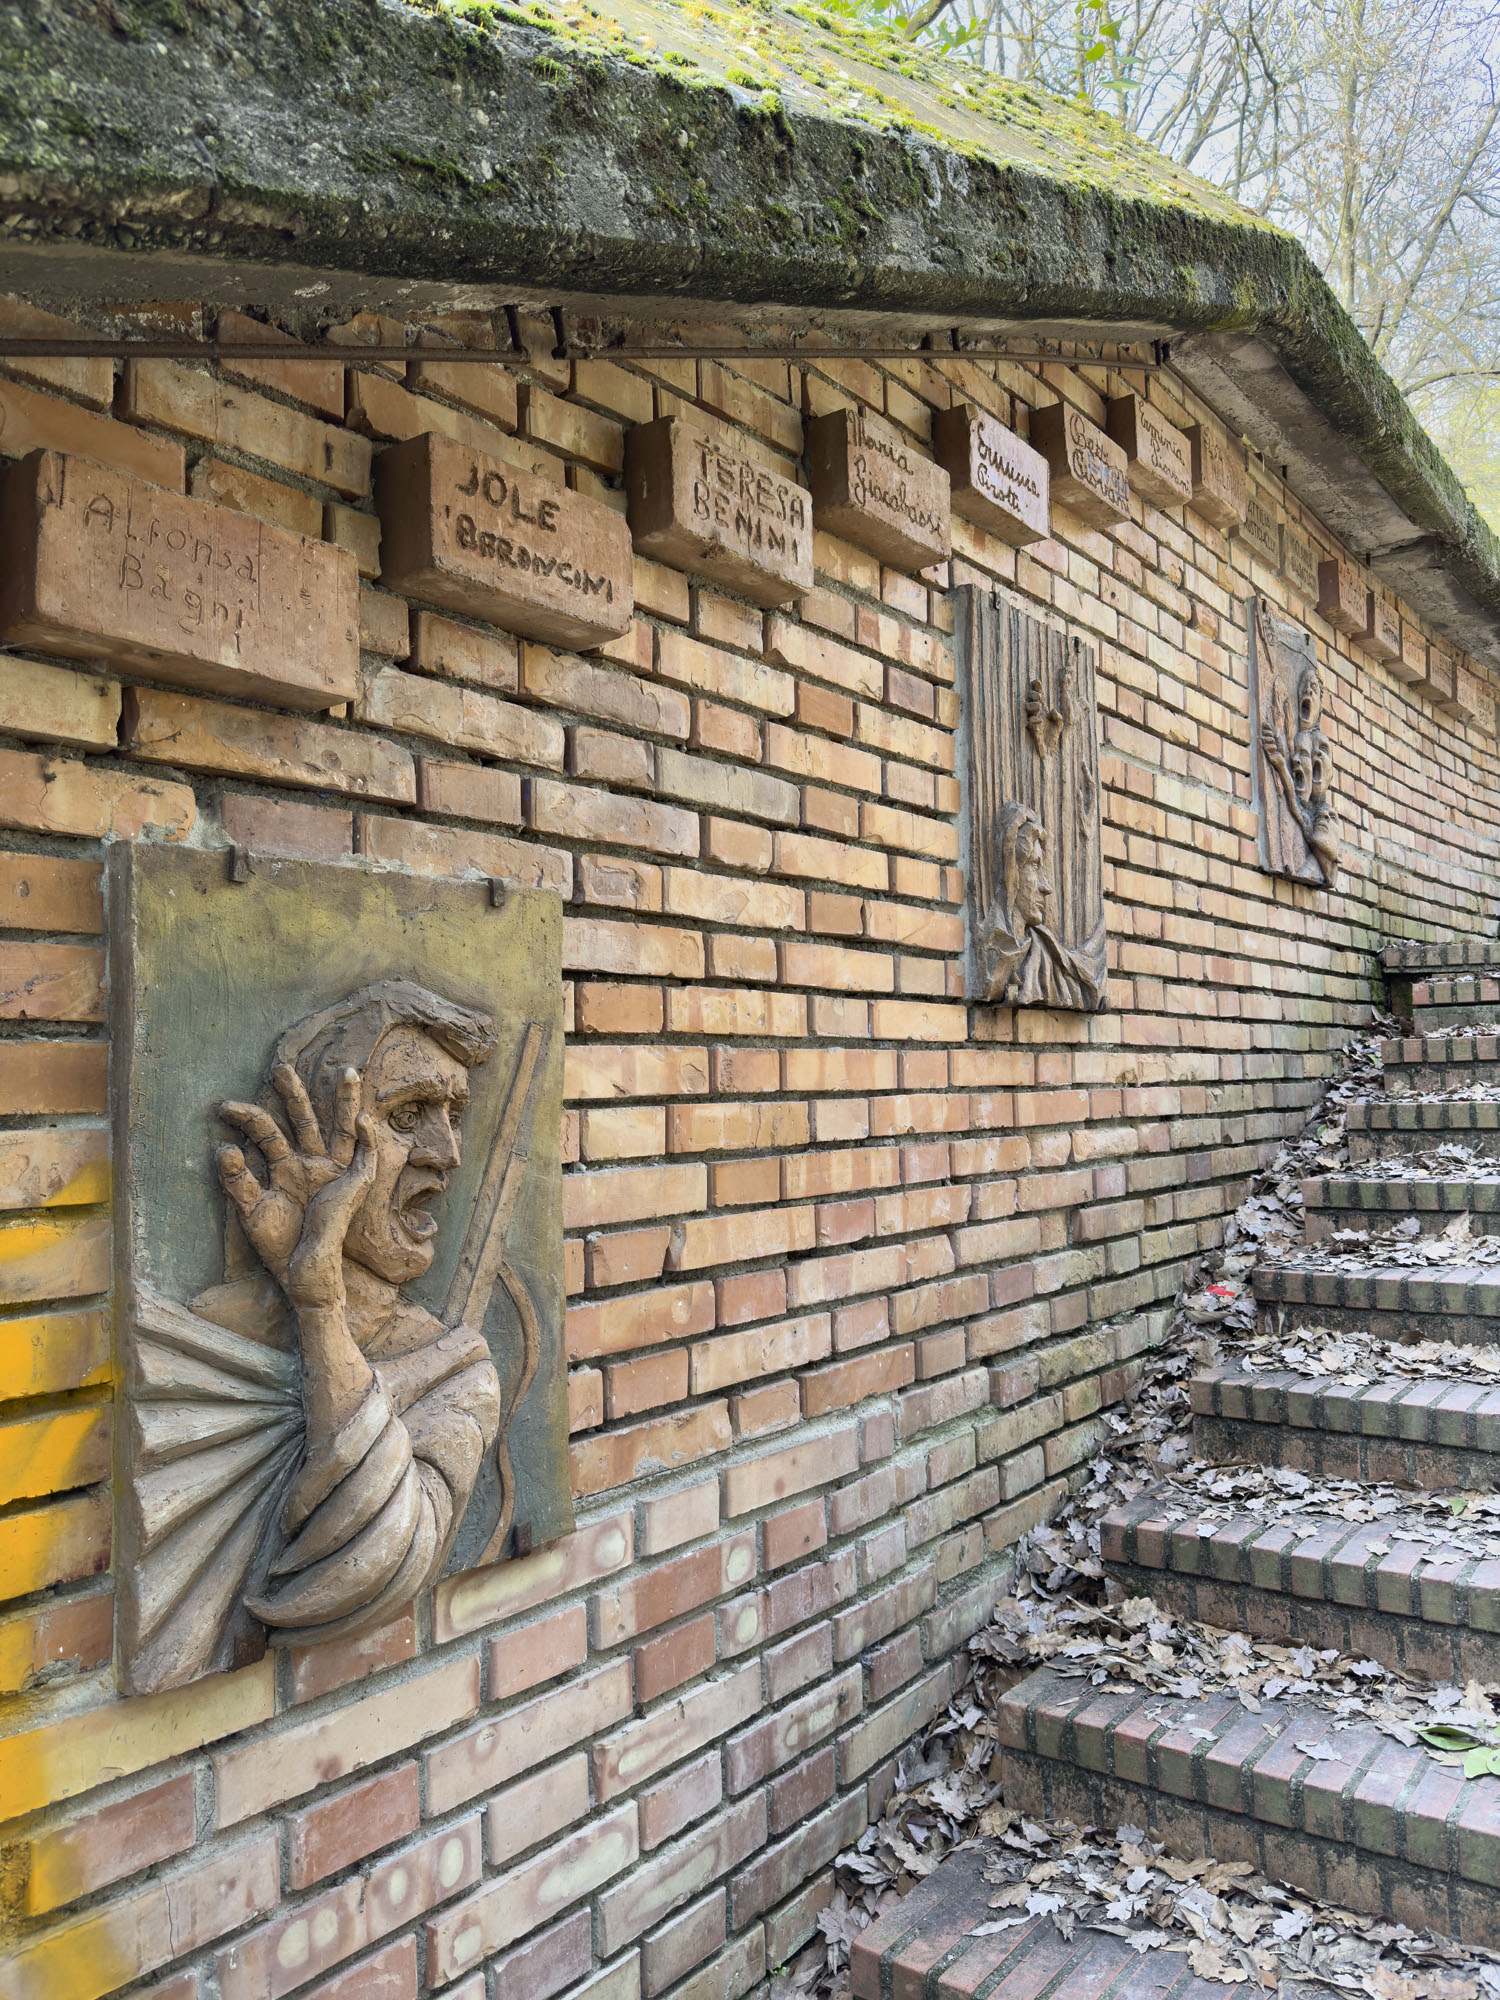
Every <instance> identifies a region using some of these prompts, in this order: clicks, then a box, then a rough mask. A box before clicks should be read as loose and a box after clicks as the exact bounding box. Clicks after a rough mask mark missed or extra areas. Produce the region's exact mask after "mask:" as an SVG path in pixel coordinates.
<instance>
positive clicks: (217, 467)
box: [188, 455, 332, 540]
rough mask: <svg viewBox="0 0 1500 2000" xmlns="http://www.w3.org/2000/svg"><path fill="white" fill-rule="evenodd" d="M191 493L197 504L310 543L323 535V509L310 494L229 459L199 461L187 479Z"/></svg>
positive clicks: (209, 458) (203, 459) (211, 457)
mask: <svg viewBox="0 0 1500 2000" xmlns="http://www.w3.org/2000/svg"><path fill="white" fill-rule="evenodd" d="M188 492H189V493H191V494H192V496H193V498H194V499H195V500H207V501H208V502H209V503H210V504H211V505H212V506H215V507H232V508H233V509H234V511H235V512H236V513H237V514H253V515H254V516H255V518H256V519H257V520H258V521H269V522H270V523H271V525H272V526H273V527H276V528H285V529H286V530H287V531H288V533H290V534H293V535H305V536H307V537H308V538H309V539H310V540H311V539H314V538H316V537H317V536H318V535H320V534H321V533H322V532H323V518H324V506H323V503H322V502H321V501H320V500H318V499H316V498H315V497H314V496H313V495H312V494H311V493H303V492H301V491H299V489H298V488H297V487H295V486H283V485H282V483H281V481H280V480H278V479H267V478H266V476H265V474H264V473H262V472H251V471H250V470H249V469H248V467H246V466H243V465H231V464H230V462H229V460H228V459H227V458H214V457H213V456H212V455H209V456H208V457H205V458H200V459H199V460H198V462H197V464H196V465H195V466H194V467H193V469H192V471H191V472H190V473H189V475H188ZM330 539H332V538H330Z"/></svg>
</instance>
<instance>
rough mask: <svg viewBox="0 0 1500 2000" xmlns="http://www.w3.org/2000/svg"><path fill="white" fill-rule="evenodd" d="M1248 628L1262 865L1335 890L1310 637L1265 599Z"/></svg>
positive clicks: (1326, 759) (1250, 603)
mask: <svg viewBox="0 0 1500 2000" xmlns="http://www.w3.org/2000/svg"><path fill="white" fill-rule="evenodd" d="M1245 609H1246V614H1247V623H1248V625H1249V628H1250V727H1251V736H1252V741H1251V746H1250V769H1251V772H1252V774H1253V777H1254V789H1255V810H1256V813H1257V815H1258V817H1259V820H1260V864H1261V866H1262V868H1264V869H1266V870H1267V872H1268V873H1270V874H1272V875H1289V876H1290V877H1291V878H1292V880H1293V881H1295V882H1311V883H1312V884H1314V886H1315V887H1318V888H1328V889H1331V888H1333V887H1334V885H1335V883H1336V882H1337V880H1338V872H1339V839H1340V833H1339V821H1338V815H1337V813H1336V812H1335V811H1334V806H1333V797H1332V789H1331V788H1332V783H1333V763H1332V759H1331V758H1330V756H1329V751H1328V741H1327V738H1326V737H1325V736H1324V734H1323V682H1322V676H1321V674H1320V672H1319V669H1318V655H1317V648H1316V645H1315V644H1314V641H1313V636H1312V634H1311V632H1308V631H1306V630H1305V629H1304V628H1303V627H1302V626H1301V625H1295V624H1293V623H1292V621H1291V619H1289V618H1283V617H1282V615H1281V614H1280V612H1279V611H1277V610H1276V608H1275V606H1274V605H1273V604H1271V603H1270V602H1269V601H1268V600H1267V599H1266V598H1264V597H1252V598H1249V599H1248V600H1247V602H1246V607H1245Z"/></svg>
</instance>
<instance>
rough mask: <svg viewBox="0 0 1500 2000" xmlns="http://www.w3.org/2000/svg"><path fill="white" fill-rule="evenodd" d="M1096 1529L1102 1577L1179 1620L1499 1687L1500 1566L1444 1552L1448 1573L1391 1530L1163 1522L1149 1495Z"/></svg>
mask: <svg viewBox="0 0 1500 2000" xmlns="http://www.w3.org/2000/svg"><path fill="white" fill-rule="evenodd" d="M1099 1528H1100V1536H1101V1543H1102V1554H1103V1557H1104V1562H1105V1565H1106V1567H1107V1568H1108V1569H1109V1571H1110V1573H1111V1574H1112V1575H1113V1576H1114V1577H1115V1578H1116V1579H1117V1580H1118V1581H1119V1582H1120V1583H1121V1584H1123V1585H1124V1587H1125V1588H1126V1589H1127V1590H1128V1591H1129V1592H1130V1593H1131V1595H1132V1596H1137V1597H1151V1598H1154V1599H1155V1600H1156V1602H1157V1603H1158V1604H1160V1605H1163V1606H1164V1607H1165V1608H1166V1609H1168V1610H1169V1611H1172V1612H1174V1613H1175V1614H1176V1615H1177V1616H1178V1617H1181V1618H1192V1619H1199V1620H1201V1621H1202V1623H1204V1624H1205V1625H1216V1626H1218V1627H1219V1628H1220V1630H1222V1631H1225V1632H1249V1633H1250V1634H1252V1635H1253V1636H1254V1637H1255V1638H1257V1639H1272V1640H1277V1641H1280V1642H1282V1643H1284V1644H1286V1645H1292V1646H1303V1645H1305V1646H1312V1647H1314V1648H1319V1649H1321V1648H1323V1647H1328V1646H1332V1647H1334V1648H1335V1649H1336V1650H1337V1651H1338V1652H1340V1653H1344V1654H1348V1655H1351V1656H1352V1657H1353V1658H1355V1659H1370V1660H1379V1661H1380V1663H1381V1664H1382V1666H1387V1667H1394V1668H1396V1669H1397V1670H1398V1671H1400V1672H1402V1673H1407V1674H1412V1675H1415V1676H1416V1677H1418V1678H1419V1679H1423V1680H1430V1681H1451V1682H1453V1683H1454V1684H1455V1685H1457V1686H1459V1687H1462V1686H1463V1685H1464V1683H1465V1682H1466V1681H1467V1680H1468V1679H1469V1678H1470V1677H1471V1676H1474V1677H1477V1678H1478V1679H1480V1680H1482V1681H1485V1682H1492V1681H1495V1680H1500V1559H1493V1560H1492V1559H1491V1558H1489V1557H1486V1556H1471V1555H1468V1554H1467V1553H1465V1552H1463V1551H1454V1553H1455V1554H1457V1555H1459V1556H1460V1560H1459V1561H1457V1562H1438V1561H1435V1560H1432V1559H1431V1557H1430V1555H1429V1554H1428V1553H1425V1552H1424V1549H1423V1545H1422V1544H1420V1543H1416V1542H1409V1541H1405V1542H1404V1541H1402V1540H1401V1539H1400V1535H1399V1530H1398V1529H1397V1527H1396V1526H1395V1524H1394V1523H1393V1522H1391V1521H1389V1520H1387V1521H1373V1522H1370V1521H1367V1522H1362V1523H1360V1524H1359V1525H1358V1526H1351V1525H1350V1523H1348V1522H1347V1521H1331V1520H1328V1519H1326V1518H1320V1517H1311V1516H1310V1517H1309V1518H1308V1519H1306V1520H1303V1521H1297V1520H1281V1521H1276V1522H1270V1523H1268V1522H1266V1521H1262V1520H1258V1519H1257V1518H1256V1517H1255V1516H1254V1515H1252V1514H1241V1515H1237V1516H1236V1517H1235V1518H1234V1519H1232V1520H1229V1521H1222V1522H1215V1523H1211V1524H1209V1525H1207V1526H1205V1527H1203V1528H1202V1529H1200V1527H1199V1525H1198V1523H1197V1522H1196V1521H1191V1520H1189V1521H1182V1520H1172V1519H1171V1518H1169V1516H1168V1514H1167V1513H1166V1512H1165V1511H1164V1509H1163V1503H1162V1501H1161V1499H1160V1498H1159V1497H1157V1496H1155V1495H1153V1494H1150V1493H1144V1494H1142V1495H1141V1497H1140V1498H1139V1499H1137V1500H1132V1501H1129V1502H1127V1504H1126V1505H1124V1506H1123V1507H1117V1508H1115V1509H1114V1511H1113V1512H1112V1513H1109V1514H1106V1515H1105V1517H1104V1519H1103V1520H1102V1521H1101V1522H1100V1524H1099ZM1436 1553H1438V1554H1440V1553H1441V1550H1438V1551H1437V1552H1436Z"/></svg>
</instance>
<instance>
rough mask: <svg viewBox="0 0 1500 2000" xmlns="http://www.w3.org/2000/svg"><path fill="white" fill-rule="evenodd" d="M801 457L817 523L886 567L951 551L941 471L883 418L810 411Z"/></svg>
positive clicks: (938, 558)
mask: <svg viewBox="0 0 1500 2000" xmlns="http://www.w3.org/2000/svg"><path fill="white" fill-rule="evenodd" d="M807 463H808V472H809V478H810V479H811V482H812V493H813V516H814V519H815V520H816V522H817V524H818V526H819V527H820V528H826V529H829V530H830V531H831V532H832V533H833V534H835V535H842V536H843V538H844V539H845V541H849V542H853V544H854V546H855V547H856V548H860V549H867V550H868V551H869V553H870V554H871V555H872V556H879V558H880V560H881V561H882V562H884V563H889V564H890V565H891V567H892V568H893V569H926V568H927V567H928V565H929V564H931V563H935V562H944V561H946V560H947V558H948V556H949V555H950V554H951V553H952V549H953V532H952V520H951V505H952V502H951V494H950V490H949V483H948V475H947V473H946V472H945V471H944V470H943V468H942V466H940V465H934V464H933V462H932V460H931V459H930V458H924V457H923V456H922V454H921V452H919V451H918V450H917V448H916V446H915V445H914V444H910V443H908V441H907V440H906V438H904V437H903V436H902V434H901V432H900V431H898V430H897V429H896V427H895V425H894V424H888V423H887V422H886V421H885V419H884V418H883V417H876V416H872V415H871V413H870V412H869V411H868V410H866V409H865V408H864V407H863V406H862V405H861V406H860V407H859V408H857V409H853V410H832V411H830V412H829V414H828V415H827V416H826V417H815V418H814V419H813V421H812V422H811V423H810V424H809V425H808V426H807Z"/></svg>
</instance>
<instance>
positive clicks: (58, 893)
mask: <svg viewBox="0 0 1500 2000" xmlns="http://www.w3.org/2000/svg"><path fill="white" fill-rule="evenodd" d="M103 928H104V907H103V894H102V870H101V868H100V866H99V863H98V862H97V861H72V860H63V859H61V858H60V857H59V856H56V855H50V854H0V930H6V929H14V930H28V931H82V932H87V933H89V934H91V935H94V934H97V933H98V932H100V931H102V930H103Z"/></svg>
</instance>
